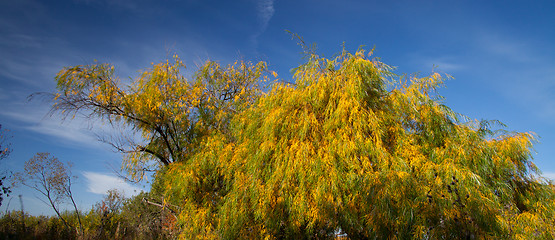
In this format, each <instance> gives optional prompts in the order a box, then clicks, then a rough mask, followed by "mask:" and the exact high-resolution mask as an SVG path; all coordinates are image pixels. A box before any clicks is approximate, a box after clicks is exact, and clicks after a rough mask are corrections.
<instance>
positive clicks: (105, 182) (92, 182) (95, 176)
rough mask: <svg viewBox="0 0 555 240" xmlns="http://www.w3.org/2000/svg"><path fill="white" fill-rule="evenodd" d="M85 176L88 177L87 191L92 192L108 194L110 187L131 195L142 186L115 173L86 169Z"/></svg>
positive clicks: (138, 191)
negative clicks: (135, 184)
mask: <svg viewBox="0 0 555 240" xmlns="http://www.w3.org/2000/svg"><path fill="white" fill-rule="evenodd" d="M83 176H85V178H86V179H87V183H86V184H87V191H89V192H91V193H95V194H106V193H107V192H108V190H110V189H117V190H120V191H122V192H123V193H124V195H125V196H126V197H131V196H133V195H136V194H138V193H140V191H141V189H140V188H138V187H135V186H132V185H131V184H129V183H127V182H125V181H124V180H123V179H121V178H119V177H116V176H113V175H108V174H102V173H97V172H86V171H85V172H83Z"/></svg>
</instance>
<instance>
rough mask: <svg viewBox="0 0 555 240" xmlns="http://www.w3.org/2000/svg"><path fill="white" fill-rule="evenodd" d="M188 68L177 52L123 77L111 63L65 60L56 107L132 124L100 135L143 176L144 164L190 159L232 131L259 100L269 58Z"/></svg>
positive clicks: (152, 165)
mask: <svg viewBox="0 0 555 240" xmlns="http://www.w3.org/2000/svg"><path fill="white" fill-rule="evenodd" d="M184 69H185V65H184V63H183V62H182V61H181V60H180V59H179V57H178V56H177V55H175V56H174V57H173V59H172V60H171V61H170V60H166V61H164V62H161V63H158V64H153V65H152V67H151V68H148V69H145V70H144V71H143V72H142V73H141V74H140V76H139V77H138V78H136V79H132V80H131V81H126V82H122V81H120V80H119V78H118V77H117V76H115V74H114V73H115V68H114V66H113V65H110V64H106V63H95V64H90V65H78V66H72V67H66V68H64V69H63V70H61V71H60V72H59V73H58V75H57V76H56V80H57V89H58V92H57V93H55V94H54V105H53V107H52V113H56V112H58V113H61V114H63V116H64V117H67V116H71V117H74V116H75V115H76V114H81V115H85V116H86V117H89V118H91V119H92V120H98V119H100V120H104V121H105V122H107V123H109V124H111V125H112V126H113V127H114V128H115V129H127V130H124V131H122V134H120V135H115V136H114V135H110V136H101V139H102V140H103V141H106V142H107V143H109V144H111V145H112V146H113V147H114V148H115V149H116V150H118V151H120V152H122V153H124V161H123V168H124V169H125V170H127V172H128V173H129V174H130V175H131V177H132V178H133V179H135V180H139V179H141V178H142V177H143V176H144V173H145V171H148V170H152V171H157V170H158V169H159V167H161V166H167V165H170V164H172V163H175V162H180V161H187V159H189V158H190V156H191V155H192V154H194V153H195V152H196V151H197V146H198V144H199V143H200V142H201V140H202V139H203V137H204V136H207V135H210V134H211V133H212V132H220V133H222V134H226V135H229V130H228V128H229V126H228V123H229V122H230V119H231V117H232V116H233V115H234V114H235V112H238V111H242V109H244V108H246V106H248V105H249V104H251V103H253V102H254V100H255V99H256V98H257V97H258V96H259V95H260V93H261V91H260V87H259V85H260V83H261V82H262V81H264V79H265V78H266V77H265V76H264V74H265V73H266V64H265V63H264V62H259V63H257V64H254V65H253V64H251V63H249V62H244V61H240V62H235V63H234V64H231V65H228V66H221V65H220V64H218V63H216V62H213V61H207V62H206V63H205V64H204V65H202V66H201V67H200V68H199V69H198V71H196V72H195V74H194V76H193V78H192V79H187V78H186V77H185V76H184V75H183V73H182V71H183V70H184Z"/></svg>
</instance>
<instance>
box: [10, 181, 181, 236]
mask: <svg viewBox="0 0 555 240" xmlns="http://www.w3.org/2000/svg"><path fill="white" fill-rule="evenodd" d="M148 199H150V201H153V200H152V196H151V194H150V193H146V192H141V193H140V194H138V195H136V196H134V197H131V198H127V199H125V198H124V197H123V195H122V194H121V193H120V192H117V191H115V190H110V191H109V192H108V194H107V195H106V197H105V198H104V200H102V201H101V202H99V203H97V204H95V205H94V206H93V207H92V208H91V210H90V211H89V212H87V213H83V212H80V215H81V223H82V226H83V229H80V227H79V221H78V217H77V213H76V212H75V211H65V212H62V213H61V214H62V217H63V219H65V221H66V222H67V223H68V225H69V226H68V225H66V224H65V223H64V222H63V221H62V218H61V217H58V216H32V215H29V214H28V213H25V212H22V211H11V212H7V213H5V214H4V215H3V216H2V217H1V218H0V239H171V238H174V236H175V235H176V229H175V227H174V226H175V215H173V214H172V213H171V211H169V210H168V209H164V208H162V207H160V206H155V205H153V204H149V203H148V202H149V200H148Z"/></svg>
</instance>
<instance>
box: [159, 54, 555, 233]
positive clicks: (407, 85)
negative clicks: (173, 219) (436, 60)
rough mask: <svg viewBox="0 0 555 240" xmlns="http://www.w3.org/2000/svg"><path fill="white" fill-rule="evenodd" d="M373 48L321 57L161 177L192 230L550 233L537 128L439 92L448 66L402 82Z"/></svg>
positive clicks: (549, 200)
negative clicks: (459, 107)
mask: <svg viewBox="0 0 555 240" xmlns="http://www.w3.org/2000/svg"><path fill="white" fill-rule="evenodd" d="M390 69H391V68H390V67H388V66H387V65H385V64H383V63H381V62H379V61H378V60H376V59H369V58H368V55H366V54H365V52H364V51H363V50H360V51H357V52H356V53H354V54H350V53H348V52H343V53H342V54H341V55H340V56H338V57H336V58H334V59H331V60H330V59H326V58H321V57H319V56H316V55H312V56H311V57H310V59H309V61H308V62H307V63H306V64H303V65H301V66H300V67H299V68H298V69H297V71H296V72H295V74H294V78H295V82H296V84H295V85H290V84H281V83H276V84H274V85H273V87H272V90H271V91H270V92H269V93H268V94H266V95H264V96H262V97H261V98H260V99H259V100H258V101H257V102H256V103H255V104H254V105H253V106H252V107H250V108H248V109H246V110H245V111H243V112H240V113H238V114H236V115H235V117H234V118H233V120H232V122H231V126H232V127H231V129H232V133H233V134H232V136H233V137H232V138H231V139H230V138H227V137H226V136H224V135H222V134H218V133H216V134H213V135H211V136H210V137H208V138H206V139H204V140H203V142H202V145H201V146H202V147H201V148H202V149H203V150H201V151H198V152H196V154H195V155H193V156H192V157H191V159H190V160H189V161H187V162H180V163H178V164H174V165H171V166H169V167H168V168H167V169H166V170H165V172H164V174H163V175H160V177H159V178H158V180H159V181H161V182H163V183H162V184H163V186H165V188H166V189H167V193H166V194H167V195H168V197H171V198H172V200H173V201H174V202H175V203H180V204H181V205H182V211H181V215H180V216H181V217H180V220H181V222H180V223H181V225H182V227H183V237H185V238H196V237H206V238H224V239H229V238H232V239H233V238H245V237H252V238H294V239H297V238H313V237H317V238H334V236H335V235H336V234H337V233H338V232H340V233H344V234H346V235H347V236H348V237H349V238H352V239H365V238H379V239H381V238H400V239H406V238H418V239H423V238H481V237H499V238H509V237H518V236H537V237H539V238H551V237H553V234H555V232H554V228H553V226H554V225H553V223H554V222H553V221H554V220H553V218H552V216H553V213H554V210H555V208H554V195H553V190H552V188H551V186H550V185H546V184H544V183H543V182H542V181H541V180H540V179H538V178H537V177H535V176H536V175H534V174H535V173H537V171H538V170H537V168H536V167H535V166H534V165H533V163H532V162H531V155H530V151H531V147H532V143H533V142H534V138H533V134H530V133H512V132H497V131H494V129H492V128H490V125H492V124H493V123H495V122H487V121H482V122H477V121H466V120H465V118H463V117H461V116H459V115H458V114H456V113H454V112H453V111H452V110H450V109H449V108H448V107H446V106H444V105H443V104H442V102H441V99H442V98H441V96H440V95H438V93H437V92H436V89H437V88H438V87H439V86H441V84H442V83H443V80H444V76H442V75H440V74H438V73H433V74H431V75H430V76H426V77H421V78H418V77H402V78H400V79H396V78H394V77H393V74H392V73H391V72H390Z"/></svg>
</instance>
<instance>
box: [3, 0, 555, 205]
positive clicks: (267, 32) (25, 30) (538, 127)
mask: <svg viewBox="0 0 555 240" xmlns="http://www.w3.org/2000/svg"><path fill="white" fill-rule="evenodd" d="M554 11H555V2H553V1H471V0H467V1H445V0H444V1H431V0H430V1H354V0H345V1H332V0H318V1H316V0H296V1H292V0H260V1H256V0H245V1H212V0H184V1H177V0H167V1H154V0H152V1H151V0H63V1H62V0H60V1H38V0H18V1H1V2H0V84H1V85H0V86H1V87H0V104H1V105H0V107H1V108H2V111H0V124H2V127H3V128H4V129H10V134H11V135H12V136H13V137H12V138H11V139H10V141H11V143H12V147H13V152H12V154H11V155H10V157H9V158H8V159H5V160H3V162H2V163H1V165H0V166H1V167H0V168H1V169H2V171H21V169H22V167H23V163H24V162H25V161H26V160H28V159H29V158H31V157H32V156H33V155H34V154H35V153H37V152H50V153H52V154H53V155H55V156H56V157H58V158H60V159H61V160H64V161H72V162H74V168H73V172H74V174H75V175H77V176H78V179H77V183H76V185H75V190H74V191H75V197H76V200H77V203H78V204H79V206H80V207H81V208H82V209H88V208H90V206H91V205H93V204H94V203H95V202H97V201H99V200H101V199H102V197H103V195H102V193H103V192H105V191H106V190H107V189H109V188H112V187H116V188H120V189H124V190H125V191H126V193H127V194H128V195H132V194H133V193H135V192H136V191H139V190H140V189H144V188H147V189H148V186H146V185H147V184H146V183H143V184H142V185H129V184H126V183H124V182H122V181H120V180H118V179H117V178H116V177H115V175H114V173H113V172H112V170H111V166H112V167H115V168H118V167H119V165H120V158H121V155H120V154H118V153H115V152H113V151H112V149H110V147H109V146H107V145H105V144H102V143H100V142H98V141H96V137H95V133H97V134H98V133H101V132H102V131H109V128H108V126H102V125H101V124H98V123H93V122H91V121H87V120H85V119H80V118H76V119H73V120H72V121H65V122H63V123H62V121H61V120H60V119H59V117H58V116H52V117H50V116H48V115H47V111H48V109H49V103H48V102H42V101H37V100H35V101H31V102H28V101H27V96H28V95H30V94H32V93H34V92H53V91H54V90H55V82H54V76H55V75H56V73H57V72H58V71H59V70H61V69H62V68H63V67H64V66H71V65H78V64H88V63H92V62H93V61H94V60H98V61H100V62H109V63H112V64H114V65H115V66H116V72H117V74H118V76H119V77H120V78H122V79H128V78H129V77H131V78H134V77H136V76H137V72H138V71H139V70H141V69H145V68H147V67H149V66H150V63H151V62H158V61H161V60H163V59H165V58H166V57H167V56H168V55H169V54H172V53H174V52H175V53H177V54H178V55H179V56H180V57H181V58H182V59H183V60H184V61H185V62H186V64H187V65H188V66H189V68H188V69H189V70H191V71H194V69H195V66H196V65H198V64H200V63H202V62H204V61H205V60H207V59H211V60H216V61H219V62H221V63H224V64H225V63H229V62H231V61H233V60H235V59H238V58H243V59H246V60H251V61H259V60H264V61H268V63H269V66H270V68H271V69H272V70H274V71H276V72H277V73H278V74H279V77H280V78H282V79H284V80H286V81H291V75H290V73H289V71H290V69H292V68H294V67H296V66H298V65H299V64H300V63H302V58H301V57H302V56H301V54H300V52H301V49H300V47H299V46H297V44H296V42H295V41H293V40H291V36H290V35H289V34H287V33H286V32H285V30H286V29H287V30H290V31H292V32H295V33H298V34H299V35H301V36H303V37H304V39H305V40H306V41H307V42H309V43H311V42H315V43H317V45H318V49H319V53H321V54H322V55H324V56H327V57H331V56H333V55H334V54H335V53H338V52H339V51H340V50H341V45H342V43H343V42H344V43H345V45H346V47H347V49H348V50H351V51H355V50H356V49H357V48H358V47H359V46H361V45H365V46H367V47H368V48H372V47H374V46H375V47H376V50H375V52H374V53H375V56H378V57H380V58H381V60H382V61H383V62H385V63H387V64H390V65H393V66H396V67H397V70H396V73H399V74H401V73H409V74H410V73H415V72H420V73H421V74H423V75H424V74H428V73H430V72H431V71H432V69H433V67H434V65H436V66H437V68H436V70H437V71H439V72H444V73H448V74H451V75H453V76H454V77H455V79H454V80H450V81H448V82H446V84H445V85H446V87H445V88H443V89H441V90H440V94H442V95H443V96H445V97H446V101H445V103H446V104H447V105H448V106H450V107H451V108H452V109H454V110H455V111H456V112H459V113H462V114H464V115H467V116H469V117H470V118H473V119H497V120H500V121H501V122H503V123H505V124H507V125H508V129H509V130H515V131H520V132H528V131H532V132H535V133H537V134H538V136H539V143H538V144H536V146H535V150H536V152H537V153H535V154H534V158H535V160H534V161H535V163H536V164H537V165H538V166H539V167H540V169H541V170H542V171H543V172H544V175H545V176H548V177H550V178H552V179H555V162H554V161H553V159H554V157H555V45H553V43H554V42H555V14H553V12H554ZM91 129H92V130H91ZM98 129H103V130H102V131H100V130H98ZM19 194H22V195H23V199H24V206H25V209H26V211H29V212H30V213H31V214H52V211H51V210H49V208H48V206H46V205H44V204H43V203H42V202H40V201H39V200H37V198H36V197H35V196H38V195H37V194H35V193H33V192H32V191H30V190H29V189H26V188H18V189H15V190H14V192H13V193H12V195H11V196H12V197H13V198H12V199H11V200H10V198H8V199H6V200H5V202H4V203H3V205H2V206H1V207H0V211H4V210H5V209H6V207H8V206H7V205H8V203H9V208H10V209H14V208H15V209H19V207H20V205H19V199H17V196H18V195H19Z"/></svg>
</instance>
